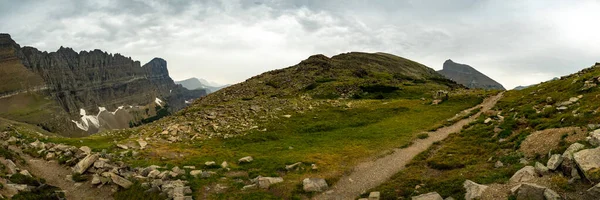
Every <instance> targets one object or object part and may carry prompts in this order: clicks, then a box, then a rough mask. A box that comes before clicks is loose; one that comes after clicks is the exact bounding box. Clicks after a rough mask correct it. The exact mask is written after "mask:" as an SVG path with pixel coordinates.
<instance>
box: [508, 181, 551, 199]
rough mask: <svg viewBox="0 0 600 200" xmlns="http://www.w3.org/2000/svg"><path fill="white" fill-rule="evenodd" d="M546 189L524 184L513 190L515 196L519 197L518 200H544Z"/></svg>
mask: <svg viewBox="0 0 600 200" xmlns="http://www.w3.org/2000/svg"><path fill="white" fill-rule="evenodd" d="M545 191H546V188H545V187H542V186H539V185H536V184H531V183H523V184H519V185H517V186H516V187H514V188H512V189H511V192H512V194H513V195H515V196H516V197H517V200H544V199H545V197H544V192H545Z"/></svg>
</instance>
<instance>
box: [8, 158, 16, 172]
mask: <svg viewBox="0 0 600 200" xmlns="http://www.w3.org/2000/svg"><path fill="white" fill-rule="evenodd" d="M6 167H8V174H16V173H17V165H15V163H14V162H13V161H12V160H10V159H6Z"/></svg>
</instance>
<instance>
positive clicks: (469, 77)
mask: <svg viewBox="0 0 600 200" xmlns="http://www.w3.org/2000/svg"><path fill="white" fill-rule="evenodd" d="M438 73H440V74H442V75H443V76H445V77H446V78H448V79H450V80H453V81H456V82H457V83H459V84H461V85H464V86H466V87H468V88H480V89H493V90H505V89H504V86H502V85H501V84H500V83H498V82H496V81H494V80H493V79H491V78H490V77H488V76H486V75H485V74H483V73H481V72H479V71H477V70H476V69H474V68H473V67H471V66H469V65H465V64H460V63H455V62H453V61H452V60H446V62H444V68H443V69H442V70H440V71H438Z"/></svg>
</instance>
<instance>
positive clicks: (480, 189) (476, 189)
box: [463, 180, 488, 200]
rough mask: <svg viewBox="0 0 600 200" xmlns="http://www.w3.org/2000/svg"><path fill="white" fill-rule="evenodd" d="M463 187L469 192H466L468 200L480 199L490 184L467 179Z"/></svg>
mask: <svg viewBox="0 0 600 200" xmlns="http://www.w3.org/2000/svg"><path fill="white" fill-rule="evenodd" d="M463 187H464V188H465V190H466V191H467V193H465V199H466V200H472V199H480V198H481V197H482V196H483V193H484V192H485V190H487V189H488V186H485V185H480V184H477V183H475V182H473V181H471V180H466V181H465V182H464V183H463Z"/></svg>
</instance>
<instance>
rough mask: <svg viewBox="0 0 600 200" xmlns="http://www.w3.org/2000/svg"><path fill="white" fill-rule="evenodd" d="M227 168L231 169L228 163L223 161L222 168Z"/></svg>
mask: <svg viewBox="0 0 600 200" xmlns="http://www.w3.org/2000/svg"><path fill="white" fill-rule="evenodd" d="M227 167H229V164H228V163H227V161H223V162H222V163H221V168H223V169H226V168H227Z"/></svg>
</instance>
